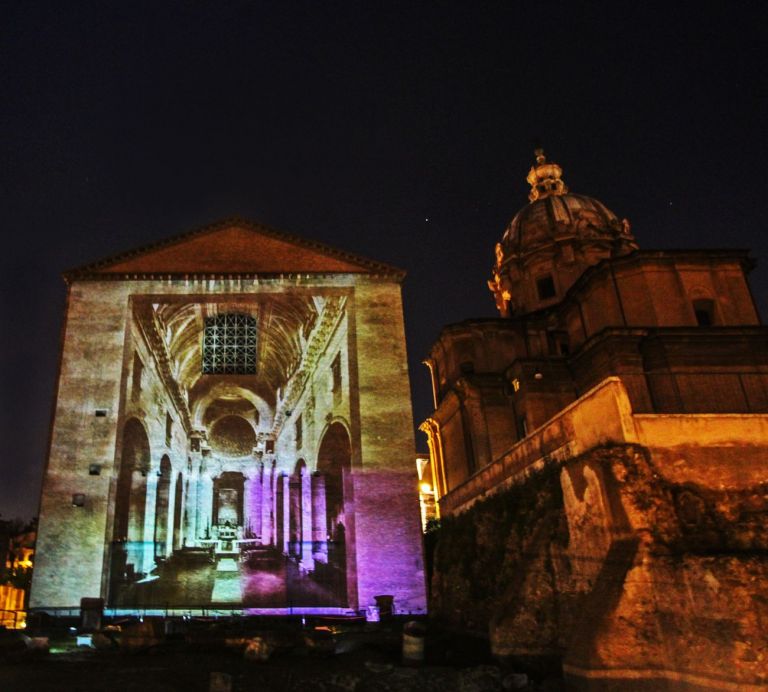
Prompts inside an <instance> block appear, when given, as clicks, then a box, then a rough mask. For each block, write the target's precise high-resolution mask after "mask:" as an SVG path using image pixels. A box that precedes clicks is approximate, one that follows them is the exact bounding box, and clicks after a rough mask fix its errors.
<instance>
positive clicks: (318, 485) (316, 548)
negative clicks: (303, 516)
mask: <svg viewBox="0 0 768 692" xmlns="http://www.w3.org/2000/svg"><path fill="white" fill-rule="evenodd" d="M311 478H312V557H313V558H314V559H315V560H316V561H317V562H322V563H324V564H326V563H327V562H328V527H327V525H326V524H327V518H326V509H325V476H323V474H322V473H319V472H315V473H313V474H312V476H311Z"/></svg>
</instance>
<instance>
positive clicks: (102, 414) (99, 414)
mask: <svg viewBox="0 0 768 692" xmlns="http://www.w3.org/2000/svg"><path fill="white" fill-rule="evenodd" d="M93 415H94V416H96V418H106V417H107V409H105V408H97V409H96V410H95V411H94V412H93Z"/></svg>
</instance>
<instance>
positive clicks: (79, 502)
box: [72, 493, 85, 507]
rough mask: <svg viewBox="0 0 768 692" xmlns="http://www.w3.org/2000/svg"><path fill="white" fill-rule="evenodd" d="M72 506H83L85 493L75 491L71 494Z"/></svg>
mask: <svg viewBox="0 0 768 692" xmlns="http://www.w3.org/2000/svg"><path fill="white" fill-rule="evenodd" d="M72 506H73V507H84V506H85V495H84V494H83V493H75V494H74V495H72Z"/></svg>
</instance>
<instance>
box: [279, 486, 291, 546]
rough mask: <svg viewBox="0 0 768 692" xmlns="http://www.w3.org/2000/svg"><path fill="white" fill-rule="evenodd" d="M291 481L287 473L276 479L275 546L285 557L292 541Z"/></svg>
mask: <svg viewBox="0 0 768 692" xmlns="http://www.w3.org/2000/svg"><path fill="white" fill-rule="evenodd" d="M289 484H290V479H289V478H288V476H287V475H286V474H285V473H280V474H279V475H278V476H277V479H276V489H275V496H276V497H275V500H276V503H275V527H276V530H277V539H276V541H275V545H276V546H277V548H278V550H280V551H281V552H282V553H284V554H285V555H287V554H288V541H289V540H290V538H289V537H290V533H289V531H290V514H291V504H290V503H291V492H290V485H289Z"/></svg>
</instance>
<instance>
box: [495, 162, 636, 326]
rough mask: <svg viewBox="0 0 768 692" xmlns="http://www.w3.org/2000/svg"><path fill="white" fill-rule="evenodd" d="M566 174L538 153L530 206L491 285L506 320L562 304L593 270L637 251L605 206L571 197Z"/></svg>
mask: <svg viewBox="0 0 768 692" xmlns="http://www.w3.org/2000/svg"><path fill="white" fill-rule="evenodd" d="M562 174H563V171H562V168H560V166H558V165H557V164H556V163H551V162H548V161H547V160H546V157H545V156H544V152H543V151H542V150H541V149H537V150H536V164H535V165H534V166H533V167H532V168H531V170H530V172H529V173H528V176H527V178H526V179H527V181H528V183H530V185H531V192H530V193H529V195H528V199H529V200H530V203H529V204H528V205H527V206H525V207H524V208H523V209H521V210H520V211H519V212H518V213H517V214H516V215H515V217H514V218H513V219H512V221H511V222H510V223H509V225H508V226H507V228H506V230H505V232H504V235H503V236H502V239H501V242H500V243H498V244H497V245H496V265H495V266H494V268H493V280H492V281H489V282H488V285H489V287H490V289H491V291H492V292H493V293H494V296H495V299H496V305H497V307H498V308H499V311H500V312H501V314H502V315H504V316H508V315H513V314H521V313H525V312H530V311H532V310H537V309H539V308H542V307H546V306H547V305H549V304H552V303H555V302H558V301H559V300H561V299H562V297H563V295H564V294H565V292H566V291H567V290H568V288H570V287H571V286H572V285H573V283H574V282H575V281H576V279H578V277H579V276H581V274H582V273H583V272H584V271H585V270H586V269H587V268H588V267H590V266H591V265H593V264H597V262H599V261H600V260H602V259H605V258H606V257H614V256H617V255H623V254H627V253H628V252H631V251H632V250H636V249H637V243H636V242H635V239H634V237H633V236H632V233H631V232H630V228H629V222H628V221H627V220H626V219H623V220H619V218H618V217H617V216H616V215H615V214H614V213H613V212H612V211H611V210H610V209H608V207H606V206H605V205H604V204H603V203H602V202H599V201H598V200H596V199H593V198H592V197H587V196H586V195H577V194H574V193H572V192H569V190H568V188H567V187H566V185H565V183H564V182H563V179H562Z"/></svg>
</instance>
